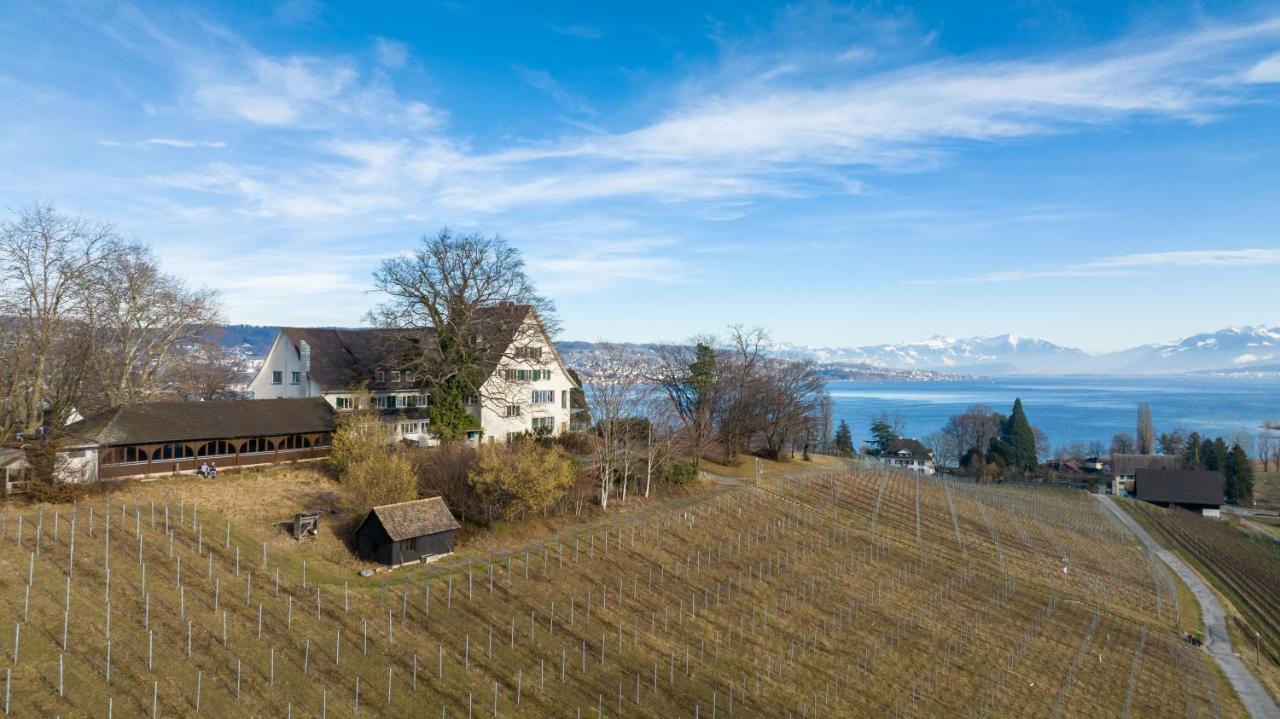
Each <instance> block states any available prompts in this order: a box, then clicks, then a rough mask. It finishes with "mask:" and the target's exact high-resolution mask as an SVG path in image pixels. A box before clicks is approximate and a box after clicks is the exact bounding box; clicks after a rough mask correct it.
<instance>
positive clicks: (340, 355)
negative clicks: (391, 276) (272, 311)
mask: <svg viewBox="0 0 1280 719" xmlns="http://www.w3.org/2000/svg"><path fill="white" fill-rule="evenodd" d="M531 311H532V308H530V307H529V306H528V305H517V304H503V305H495V306H492V307H485V308H481V309H480V318H478V319H479V321H480V322H481V323H482V324H483V326H484V327H485V328H486V331H490V328H492V329H491V331H492V332H495V333H497V335H496V337H494V338H492V340H493V341H492V343H491V344H492V345H493V346H494V347H498V348H500V349H499V350H498V352H497V353H496V355H495V356H494V357H492V358H489V360H488V361H487V362H486V363H485V365H486V366H485V371H486V372H492V371H493V369H494V367H496V366H497V362H498V361H499V360H500V359H501V353H502V352H503V351H504V350H505V349H506V348H507V346H508V345H510V344H511V342H512V341H513V340H514V339H515V338H516V334H517V332H518V331H519V328H520V324H521V323H522V322H523V321H524V319H525V318H526V317H528V316H529V313H530V312H531ZM280 329H281V331H282V332H284V334H285V336H286V337H288V338H289V342H290V343H291V344H292V345H293V347H294V348H295V350H296V349H297V348H298V347H299V346H300V345H299V343H300V342H302V341H305V342H306V343H307V344H308V345H309V346H310V347H311V379H313V380H315V382H316V383H317V384H319V385H320V388H321V389H322V390H324V391H333V390H343V389H354V388H356V387H359V386H360V385H362V384H367V385H368V386H369V387H370V388H372V389H398V388H406V389H407V388H409V387H412V386H414V383H411V382H390V381H386V382H378V381H376V377H377V375H376V371H377V370H378V369H387V370H394V369H399V368H401V367H403V366H406V365H409V361H408V358H409V357H410V356H413V355H414V354H416V353H418V352H424V351H425V352H431V353H436V352H438V347H437V346H436V345H437V342H436V340H435V330H434V329H433V328H430V327H427V328H423V329H384V328H377V327H365V328H350V329H343V328H332V327H281V328H280ZM552 351H553V352H554V351H555V350H554V345H552Z"/></svg>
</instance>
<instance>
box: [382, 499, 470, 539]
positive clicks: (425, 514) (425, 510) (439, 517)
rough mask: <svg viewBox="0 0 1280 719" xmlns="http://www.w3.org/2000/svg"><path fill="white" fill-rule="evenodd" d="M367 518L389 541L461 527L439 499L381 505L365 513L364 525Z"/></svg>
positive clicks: (442, 500)
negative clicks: (376, 521) (379, 528)
mask: <svg viewBox="0 0 1280 719" xmlns="http://www.w3.org/2000/svg"><path fill="white" fill-rule="evenodd" d="M370 517H376V518H377V520H378V522H379V523H380V524H381V525H382V528H383V530H385V531H386V533H387V536H389V537H391V541H393V542H400V541H403V540H406V539H412V538H414V537H424V536H426V535H428V534H437V533H439V532H447V531H449V530H453V529H458V528H460V527H461V526H462V525H460V524H458V520H456V519H454V517H453V513H452V512H450V511H449V507H448V505H446V504H445V503H444V499H443V498H442V497H430V498H428V499H414V500H410V501H408V502H400V503H398V504H384V505H382V506H380V507H374V508H373V509H371V510H369V517H366V518H365V520H364V521H365V522H368V521H369V518H370Z"/></svg>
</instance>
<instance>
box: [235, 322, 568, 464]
mask: <svg viewBox="0 0 1280 719" xmlns="http://www.w3.org/2000/svg"><path fill="white" fill-rule="evenodd" d="M488 313H489V314H490V315H491V316H492V317H493V320H492V321H491V322H488V323H485V324H483V326H484V327H486V330H485V331H486V332H493V333H495V337H496V340H495V341H494V342H493V345H494V346H497V347H500V348H501V350H499V351H495V352H494V356H493V357H491V358H490V359H489V360H488V361H486V362H485V363H484V371H485V372H486V373H487V379H486V380H485V382H484V384H483V385H482V386H481V388H480V391H479V392H478V393H477V395H476V396H474V397H471V398H469V401H468V404H467V409H468V411H470V412H471V414H472V416H473V417H475V419H476V420H477V422H478V423H479V425H480V427H479V429H478V430H476V431H474V432H471V433H469V434H468V439H469V440H470V441H473V442H479V441H486V442H496V441H505V440H507V439H509V438H510V437H512V436H514V435H518V434H524V433H530V434H552V435H555V434H560V433H561V432H564V431H567V430H568V429H569V423H570V415H571V412H572V408H571V397H570V395H571V391H572V390H573V389H575V388H577V387H578V385H577V383H576V382H575V381H574V379H573V378H572V377H571V376H570V374H569V372H568V369H567V367H565V365H564V362H563V361H562V360H561V358H560V355H559V353H558V352H557V351H556V348H555V345H554V344H553V343H552V342H551V338H550V337H549V336H548V335H547V333H546V332H545V330H544V329H543V327H542V324H541V322H540V321H539V319H538V316H537V313H536V312H534V311H533V310H532V309H530V308H528V307H523V306H516V305H508V306H501V307H494V308H490V309H489V310H488ZM433 339H434V333H433V332H432V330H430V329H426V330H401V329H380V328H378V329H375V328H361V329H341V328H320V327H283V328H281V329H280V332H279V334H278V335H277V336H276V339H275V341H274V342H273V343H272V345H271V349H270V350H269V351H268V352H267V356H266V358H265V359H264V360H263V363H262V367H261V369H259V371H258V374H257V376H255V377H254V378H253V380H252V381H251V382H250V383H249V387H248V390H249V394H250V396H251V397H253V398H254V399H276V398H285V397H288V398H298V397H323V398H324V399H325V400H326V401H328V402H329V404H330V405H332V406H333V407H334V409H336V410H338V411H343V410H351V409H357V408H358V407H357V406H356V405H357V404H359V403H360V402H362V401H370V402H372V403H373V407H372V408H373V409H377V410H379V411H380V412H381V413H382V415H383V421H384V422H387V423H389V424H394V425H395V427H396V431H395V434H396V436H397V437H398V438H400V439H406V440H411V441H415V442H418V443H420V444H432V443H434V442H435V438H434V436H433V433H432V431H431V427H430V424H429V421H428V416H427V403H428V401H429V399H430V394H429V390H428V388H427V382H426V378H425V377H423V376H422V369H423V368H424V367H429V365H430V364H431V353H432V352H434V351H435V350H434V349H433V347H434V343H433V342H432V340H433ZM365 398H368V399H367V400H365Z"/></svg>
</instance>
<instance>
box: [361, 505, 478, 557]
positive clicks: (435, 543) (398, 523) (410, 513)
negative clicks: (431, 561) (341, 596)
mask: <svg viewBox="0 0 1280 719" xmlns="http://www.w3.org/2000/svg"><path fill="white" fill-rule="evenodd" d="M461 526H462V525H460V524H458V520H456V519H454V518H453V514H452V513H451V512H450V511H449V507H448V506H447V505H446V504H445V503H444V499H442V498H440V497H431V498H430V499H415V500H412V501H409V502H400V503H398V504H386V505H383V506H381V507H374V508H373V509H371V510H369V515H368V516H367V517H365V518H364V521H363V522H361V523H360V527H359V528H358V529H356V552H357V553H358V554H359V555H360V558H361V559H364V560H366V561H372V562H378V563H379V564H386V565H389V566H393V567H395V566H399V565H401V564H407V563H409V562H418V561H422V560H423V559H425V558H429V557H433V556H439V555H442V554H449V553H450V552H452V551H453V542H454V537H455V535H457V533H458V529H459V528H460V527H461Z"/></svg>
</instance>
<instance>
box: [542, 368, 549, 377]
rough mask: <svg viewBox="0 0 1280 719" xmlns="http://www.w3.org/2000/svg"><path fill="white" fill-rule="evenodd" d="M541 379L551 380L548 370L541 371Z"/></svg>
mask: <svg viewBox="0 0 1280 719" xmlns="http://www.w3.org/2000/svg"><path fill="white" fill-rule="evenodd" d="M542 379H551V370H549V369H544V370H542Z"/></svg>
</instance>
